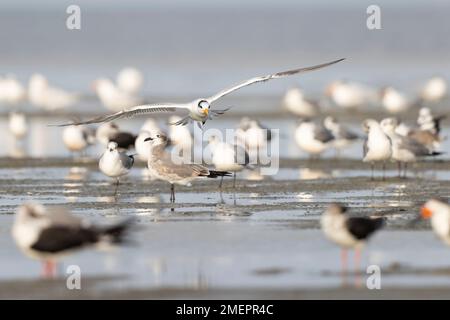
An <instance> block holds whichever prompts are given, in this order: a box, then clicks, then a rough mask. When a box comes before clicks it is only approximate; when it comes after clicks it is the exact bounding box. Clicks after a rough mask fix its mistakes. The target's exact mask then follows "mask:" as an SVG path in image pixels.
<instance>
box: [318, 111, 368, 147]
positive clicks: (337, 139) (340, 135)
mask: <svg viewBox="0 0 450 320" xmlns="http://www.w3.org/2000/svg"><path fill="white" fill-rule="evenodd" d="M323 125H324V126H325V128H327V129H328V130H329V131H330V132H331V133H332V134H333V137H334V140H333V146H334V147H335V148H336V150H337V154H338V155H339V153H340V151H341V150H342V149H344V148H346V147H348V146H349V145H350V144H352V143H354V142H355V141H357V140H359V139H360V137H359V135H358V134H356V133H354V132H353V131H351V130H349V129H347V128H346V127H345V126H343V125H342V124H340V123H339V122H338V121H337V120H336V119H335V118H333V117H331V116H328V117H326V118H325V119H324V120H323Z"/></svg>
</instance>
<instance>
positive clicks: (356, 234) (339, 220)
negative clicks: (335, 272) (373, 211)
mask: <svg viewBox="0 0 450 320" xmlns="http://www.w3.org/2000/svg"><path fill="white" fill-rule="evenodd" d="M346 211H347V208H346V207H344V206H342V205H340V204H337V203H332V204H330V206H329V207H328V208H327V209H326V210H325V212H324V213H323V214H322V217H321V220H320V223H321V227H322V231H323V233H324V234H325V236H326V237H327V238H328V239H329V240H331V241H332V242H334V243H336V244H337V245H339V246H340V247H341V248H342V255H341V258H342V265H343V270H344V271H345V270H346V268H347V250H348V249H354V251H355V266H358V267H359V260H360V254H361V252H360V250H361V249H362V247H363V246H364V244H365V243H366V242H367V240H368V239H369V238H370V237H371V236H372V235H373V234H374V233H375V231H377V230H378V229H380V228H381V227H383V225H384V219H383V218H375V219H371V218H365V217H349V216H347V215H346V214H345V213H346Z"/></svg>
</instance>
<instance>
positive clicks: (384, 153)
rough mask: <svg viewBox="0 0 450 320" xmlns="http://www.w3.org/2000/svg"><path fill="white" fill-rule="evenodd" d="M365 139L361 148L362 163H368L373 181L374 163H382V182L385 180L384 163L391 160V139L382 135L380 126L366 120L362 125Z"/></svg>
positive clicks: (374, 121)
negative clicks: (365, 135) (365, 134)
mask: <svg viewBox="0 0 450 320" xmlns="http://www.w3.org/2000/svg"><path fill="white" fill-rule="evenodd" d="M363 128H364V131H366V133H367V138H366V140H365V141H364V147H363V162H370V167H371V171H372V175H371V179H372V180H373V178H374V177H373V169H374V166H375V162H382V163H383V180H384V179H385V171H386V161H388V160H389V159H390V158H391V155H392V144H391V139H389V137H388V136H387V135H386V134H385V133H384V131H383V129H382V128H381V126H380V124H379V123H378V122H377V121H376V120H373V119H367V120H365V121H364V123H363Z"/></svg>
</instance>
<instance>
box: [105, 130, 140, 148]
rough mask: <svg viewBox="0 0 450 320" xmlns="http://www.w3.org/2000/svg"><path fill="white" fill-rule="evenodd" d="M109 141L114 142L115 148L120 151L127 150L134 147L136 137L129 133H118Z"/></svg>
mask: <svg viewBox="0 0 450 320" xmlns="http://www.w3.org/2000/svg"><path fill="white" fill-rule="evenodd" d="M109 140H110V141H114V142H116V143H117V146H118V147H119V148H121V149H129V148H130V147H132V146H134V142H135V141H136V136H135V135H134V134H131V133H129V132H119V133H118V134H116V135H115V136H113V137H111V139H109Z"/></svg>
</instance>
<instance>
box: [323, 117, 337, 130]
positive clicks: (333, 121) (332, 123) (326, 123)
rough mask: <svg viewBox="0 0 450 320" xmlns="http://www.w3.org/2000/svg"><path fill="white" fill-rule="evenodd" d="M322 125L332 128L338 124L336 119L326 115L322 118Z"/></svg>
mask: <svg viewBox="0 0 450 320" xmlns="http://www.w3.org/2000/svg"><path fill="white" fill-rule="evenodd" d="M323 125H324V126H325V128H327V129H328V130H333V129H334V128H336V127H337V126H338V122H337V121H336V119H335V118H333V117H331V116H328V117H326V118H325V119H324V120H323Z"/></svg>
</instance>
